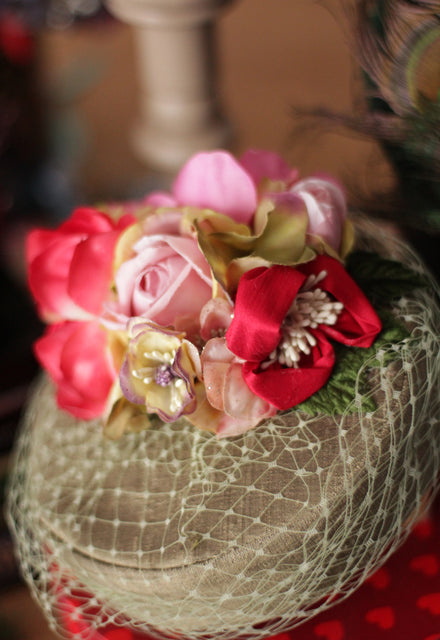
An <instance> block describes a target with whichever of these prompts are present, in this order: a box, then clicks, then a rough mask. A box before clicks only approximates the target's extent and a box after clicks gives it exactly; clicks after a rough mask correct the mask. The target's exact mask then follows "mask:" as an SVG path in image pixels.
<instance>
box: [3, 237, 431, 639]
mask: <svg viewBox="0 0 440 640" xmlns="http://www.w3.org/2000/svg"><path fill="white" fill-rule="evenodd" d="M364 233H365V239H364V241H363V242H364V243H365V245H366V246H370V245H371V243H372V240H371V238H372V237H373V236H375V235H377V232H376V229H374V228H372V227H369V226H368V225H366V228H365V231H364ZM374 245H375V246H376V247H379V248H381V247H380V241H378V240H377V239H375V240H374ZM384 247H385V248H384ZM384 247H382V251H386V252H387V253H392V254H394V255H395V256H396V257H398V258H400V259H402V258H403V259H404V260H405V261H406V262H411V261H414V258H413V257H412V256H411V255H410V253H409V252H408V251H407V249H406V248H405V247H401V246H400V245H399V243H396V242H395V241H394V240H393V239H392V238H386V239H385V244H384ZM414 264H415V266H416V267H417V268H418V266H417V263H414ZM433 287H434V285H433ZM395 312H396V314H398V315H399V316H400V317H402V318H403V319H404V320H405V322H406V324H407V325H408V326H411V328H412V337H411V339H409V340H408V341H406V342H405V343H402V344H401V345H399V355H398V358H397V359H395V360H394V361H393V363H392V365H390V366H388V367H385V366H384V367H376V368H375V369H372V370H371V372H370V383H371V385H370V386H371V389H372V394H373V397H374V399H375V401H376V403H377V406H378V407H379V408H378V409H377V411H375V412H374V413H373V414H371V415H368V414H364V413H362V411H360V410H359V411H356V412H355V413H350V412H349V411H347V413H346V414H345V415H343V416H338V418H337V419H333V418H330V417H328V416H317V417H314V418H311V417H309V416H306V415H304V414H300V413H299V412H297V411H294V410H293V411H290V412H285V413H284V414H280V415H278V416H276V417H275V418H274V419H271V420H268V421H266V423H264V424H262V425H261V426H260V427H258V428H257V429H255V430H253V431H250V432H248V433H247V434H244V435H243V436H240V437H238V438H233V439H230V440H221V441H218V440H216V438H215V437H214V436H212V435H211V434H209V433H206V432H202V431H198V430H196V429H194V428H193V427H191V426H190V425H189V424H187V423H186V422H185V421H181V422H180V423H175V424H173V425H166V424H160V425H158V426H157V427H155V428H153V429H152V430H150V431H147V432H144V433H141V434H129V435H127V436H124V437H123V438H122V439H121V440H120V441H118V442H111V441H106V440H103V439H102V436H101V429H100V425H99V424H96V423H95V424H90V423H81V422H78V421H75V420H74V419H73V418H71V417H69V416H67V415H66V414H64V413H62V412H59V411H57V410H56V409H55V407H54V399H53V392H52V390H51V387H50V385H48V383H47V382H43V383H42V385H41V387H40V388H39V389H38V391H37V392H36V393H35V396H34V401H33V403H32V407H31V408H30V411H29V414H28V419H27V427H26V431H25V434H24V436H23V440H22V444H21V448H20V452H19V457H18V462H17V467H16V475H15V478H14V480H13V486H12V491H11V499H10V508H11V514H12V516H11V519H13V521H14V525H13V526H14V527H15V530H16V535H17V539H18V543H19V548H20V554H21V558H22V564H23V569H24V573H25V575H26V576H27V578H28V580H29V582H30V584H31V586H32V588H33V589H34V591H35V593H36V595H37V597H38V598H39V599H40V601H41V602H42V603H43V605H44V606H45V608H46V610H47V611H48V615H49V616H54V612H55V611H56V598H55V597H54V596H53V593H54V584H55V585H58V587H60V585H62V590H64V591H65V592H67V593H69V592H71V591H72V590H75V589H76V588H78V587H79V586H80V585H84V586H85V587H86V588H87V589H88V590H89V591H90V592H92V593H93V594H95V595H96V597H97V598H98V599H99V600H101V601H102V602H103V603H104V605H103V607H102V609H101V610H100V613H98V614H97V613H94V618H92V622H93V625H92V626H99V623H100V619H101V616H104V615H107V614H108V613H109V611H110V612H111V611H116V612H117V613H118V614H119V615H120V618H119V619H120V620H123V621H127V620H128V621H129V622H130V623H131V624H132V625H133V626H135V627H137V628H141V629H143V630H145V631H150V632H151V631H152V630H153V631H154V632H162V633H179V634H181V635H183V636H187V637H194V638H196V637H200V636H201V635H204V634H214V633H215V634H216V636H220V637H225V638H226V637H233V636H236V635H237V633H238V632H240V633H246V634H249V635H251V636H253V637H257V636H259V635H267V634H269V633H274V632H275V631H280V630H284V629H287V628H290V627H291V626H293V625H295V624H298V623H299V622H301V621H302V620H303V619H305V618H307V617H308V616H310V615H312V614H313V613H314V612H317V611H319V610H322V609H323V608H325V607H327V606H329V605H330V604H331V601H332V600H333V599H334V596H335V595H339V596H341V595H343V594H344V593H350V592H351V591H352V590H353V589H354V588H355V587H356V586H357V585H358V584H360V582H361V581H362V579H363V578H364V577H365V576H366V575H368V574H369V573H371V571H372V570H373V569H374V568H376V567H377V566H378V564H379V563H380V562H381V561H382V560H383V559H384V558H385V557H386V555H387V554H389V553H390V552H391V551H392V550H393V549H394V548H395V546H396V545H397V544H398V543H399V541H400V540H401V539H402V537H403V536H404V535H405V533H406V532H407V530H408V527H409V526H410V525H411V523H412V522H413V521H414V519H415V518H416V517H417V515H418V514H419V512H420V509H421V508H422V505H424V504H427V503H429V495H430V493H431V491H432V489H433V487H434V484H435V479H436V476H437V473H438V470H439V468H440V429H439V394H438V382H439V367H440V358H439V357H438V355H439V353H438V352H439V335H440V331H439V327H438V321H439V317H440V316H439V313H438V310H437V308H435V302H434V299H433V295H432V292H418V293H417V294H415V296H414V298H412V299H409V300H404V301H401V302H400V303H399V305H398V307H396V309H395ZM390 348H392V347H390ZM385 352H386V350H384V352H383V353H379V354H378V358H379V359H381V358H382V357H384V356H385ZM355 403H356V406H358V407H360V397H359V396H357V398H356V401H355ZM427 496H428V499H426V498H427ZM35 576H37V577H35ZM66 576H68V579H66ZM51 594H52V596H51ZM87 606H88V605H87V602H85V604H84V607H85V611H87ZM110 615H112V614H110ZM263 625H265V626H264V628H263Z"/></svg>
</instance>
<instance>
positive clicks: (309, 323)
mask: <svg viewBox="0 0 440 640" xmlns="http://www.w3.org/2000/svg"><path fill="white" fill-rule="evenodd" d="M326 276H327V272H326V271H321V272H320V273H318V274H317V275H315V274H311V275H310V276H309V277H308V278H307V280H306V281H305V283H304V285H303V286H302V287H301V290H300V291H299V293H298V295H297V296H296V298H295V300H294V301H293V303H292V305H291V307H290V309H289V311H288V313H287V315H286V317H285V319H284V321H283V324H282V325H281V340H280V342H279V344H278V346H277V348H276V349H275V350H274V351H273V352H272V353H271V354H270V355H269V357H268V359H267V360H265V361H264V362H263V363H262V364H261V368H262V369H263V370H264V369H267V368H268V367H270V366H271V365H272V364H274V363H275V362H279V363H280V364H281V365H283V366H286V367H298V363H299V361H300V359H301V356H302V355H303V354H304V355H309V354H310V353H311V350H312V347H314V346H316V344H317V341H316V338H315V336H314V335H313V334H311V333H310V332H309V331H307V328H309V329H316V328H318V327H319V325H327V326H332V325H334V324H336V322H337V320H338V316H339V314H340V313H341V311H342V310H343V308H344V305H343V304H342V303H341V302H334V301H332V300H331V298H330V296H329V295H328V294H327V293H326V292H325V291H323V290H322V289H320V288H318V287H317V288H312V287H316V285H317V284H318V283H319V282H321V281H322V280H324V278H325V277H326Z"/></svg>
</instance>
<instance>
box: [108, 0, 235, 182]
mask: <svg viewBox="0 0 440 640" xmlns="http://www.w3.org/2000/svg"><path fill="white" fill-rule="evenodd" d="M230 2H231V0H107V5H108V8H109V9H110V11H112V12H113V14H114V15H115V16H117V17H119V18H121V19H122V20H124V21H126V22H128V23H130V24H132V25H133V27H134V29H135V37H136V44H137V56H138V64H139V74H140V90H141V97H140V103H141V104H140V119H139V122H138V124H137V126H136V129H135V134H134V145H135V149H136V151H137V153H138V155H139V156H140V157H141V159H143V160H145V161H146V162H147V163H148V164H150V165H152V166H154V167H156V168H159V169H162V170H165V171H174V170H176V169H177V168H179V167H180V166H181V165H182V163H183V162H184V161H185V160H186V158H188V156H190V155H191V154H192V153H194V152H195V151H198V150H201V149H209V148H216V147H224V146H225V145H226V144H227V142H228V139H229V128H228V125H227V123H226V121H225V119H224V118H223V116H222V114H221V110H220V107H219V102H218V99H217V92H216V65H215V47H214V44H215V43H214V22H215V19H216V18H217V17H218V14H219V12H220V10H221V8H222V7H223V6H224V5H226V4H229V3H230Z"/></svg>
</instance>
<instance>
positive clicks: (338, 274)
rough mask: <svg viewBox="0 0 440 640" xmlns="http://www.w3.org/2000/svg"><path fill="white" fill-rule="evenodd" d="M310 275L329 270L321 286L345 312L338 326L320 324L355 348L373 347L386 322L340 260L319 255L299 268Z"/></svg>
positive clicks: (341, 315)
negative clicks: (381, 318) (382, 320)
mask: <svg viewBox="0 0 440 640" xmlns="http://www.w3.org/2000/svg"><path fill="white" fill-rule="evenodd" d="M299 269H300V270H301V271H302V272H303V273H305V274H307V275H309V274H311V273H314V274H318V273H320V272H321V271H326V272H327V276H326V277H325V278H324V279H323V280H322V281H321V282H320V283H319V284H318V286H319V287H320V288H321V289H323V290H324V291H327V292H328V293H330V294H331V295H332V296H334V297H335V298H336V300H338V301H339V302H342V304H343V305H344V309H343V311H342V312H341V314H340V315H339V317H338V320H337V322H336V324H335V325H334V326H327V325H320V327H319V328H320V330H321V331H323V333H325V334H326V335H327V336H328V337H329V338H331V339H332V340H336V341H337V342H341V343H342V344H346V345H349V346H353V347H370V346H371V345H372V344H373V342H374V339H375V338H376V336H377V334H378V333H379V332H380V331H381V329H382V323H381V321H380V319H379V317H378V315H377V314H376V312H375V310H374V309H373V307H372V306H371V304H370V302H369V301H368V299H367V298H366V296H365V295H364V293H363V292H362V291H361V290H360V289H359V287H358V286H357V284H356V283H355V281H354V280H353V279H352V278H351V277H350V276H349V275H348V273H347V272H346V270H345V269H344V267H343V266H342V265H341V263H340V262H338V260H335V259H334V258H330V257H329V256H325V255H323V256H318V257H317V258H315V260H313V261H312V262H308V263H305V264H302V265H300V266H299Z"/></svg>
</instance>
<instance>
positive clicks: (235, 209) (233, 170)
mask: <svg viewBox="0 0 440 640" xmlns="http://www.w3.org/2000/svg"><path fill="white" fill-rule="evenodd" d="M173 193H174V196H175V197H176V200H177V201H178V203H179V204H180V205H188V206H194V207H199V208H202V209H212V210H213V211H217V212H218V213H223V214H225V215H228V216H230V217H231V218H233V219H234V220H235V221H236V222H241V223H244V224H249V223H250V222H251V221H252V218H253V216H254V213H255V209H256V208H257V192H256V189H255V185H254V183H253V181H252V179H251V177H250V176H249V175H248V173H247V172H246V171H245V170H244V169H243V168H242V167H241V166H240V165H239V163H238V162H237V161H236V160H235V159H234V158H233V157H232V156H231V155H230V154H229V153H226V152H225V151H213V152H207V153H206V152H205V153H199V154H197V155H195V156H193V157H192V158H191V159H190V160H189V161H188V162H187V163H186V164H185V166H184V167H183V169H182V170H181V172H180V173H179V175H178V176H177V179H176V181H175V183H174V188H173Z"/></svg>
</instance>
